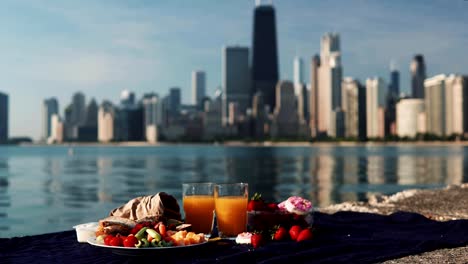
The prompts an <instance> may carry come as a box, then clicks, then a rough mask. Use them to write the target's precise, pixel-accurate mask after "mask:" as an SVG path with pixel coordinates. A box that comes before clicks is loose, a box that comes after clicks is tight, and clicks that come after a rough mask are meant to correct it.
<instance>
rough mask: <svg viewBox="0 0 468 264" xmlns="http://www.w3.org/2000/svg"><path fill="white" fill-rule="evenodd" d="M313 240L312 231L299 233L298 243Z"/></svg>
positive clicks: (307, 229) (305, 230) (307, 230)
mask: <svg viewBox="0 0 468 264" xmlns="http://www.w3.org/2000/svg"><path fill="white" fill-rule="evenodd" d="M311 239H312V231H311V230H310V228H306V229H304V230H302V231H301V232H300V233H299V236H298V237H297V239H296V241H297V242H299V241H305V240H311Z"/></svg>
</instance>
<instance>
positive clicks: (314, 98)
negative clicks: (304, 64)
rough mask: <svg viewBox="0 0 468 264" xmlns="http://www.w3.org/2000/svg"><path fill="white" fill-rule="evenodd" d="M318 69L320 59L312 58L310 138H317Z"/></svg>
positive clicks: (316, 56)
mask: <svg viewBox="0 0 468 264" xmlns="http://www.w3.org/2000/svg"><path fill="white" fill-rule="evenodd" d="M319 68H320V57H319V56H318V55H315V56H314V57H312V60H311V65H310V95H309V96H310V101H309V120H310V121H309V123H310V135H311V137H313V138H315V137H317V128H318V120H319V118H320V117H319V116H318V106H319V103H318V102H319V101H318V99H319V97H318V94H319V91H318V78H319Z"/></svg>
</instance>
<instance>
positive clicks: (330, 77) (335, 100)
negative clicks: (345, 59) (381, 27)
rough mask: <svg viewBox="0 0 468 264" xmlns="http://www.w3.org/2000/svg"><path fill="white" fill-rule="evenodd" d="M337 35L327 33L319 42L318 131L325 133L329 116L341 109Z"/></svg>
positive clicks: (338, 41)
mask: <svg viewBox="0 0 468 264" xmlns="http://www.w3.org/2000/svg"><path fill="white" fill-rule="evenodd" d="M339 50H340V38H339V35H338V34H334V33H327V34H326V35H325V36H323V37H322V40H321V51H320V68H319V78H318V80H319V82H318V84H319V85H318V98H319V99H318V101H319V102H320V104H319V107H318V116H319V120H318V121H319V122H318V131H319V133H327V132H328V128H329V125H330V115H331V112H332V111H333V110H335V109H336V108H341V78H342V77H341V76H342V68H341V54H340V51H339Z"/></svg>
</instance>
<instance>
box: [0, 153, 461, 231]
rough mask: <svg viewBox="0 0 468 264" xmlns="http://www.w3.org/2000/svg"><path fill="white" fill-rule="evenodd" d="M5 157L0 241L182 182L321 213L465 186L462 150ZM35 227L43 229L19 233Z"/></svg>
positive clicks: (0, 176)
mask: <svg viewBox="0 0 468 264" xmlns="http://www.w3.org/2000/svg"><path fill="white" fill-rule="evenodd" d="M12 150H13V151H11V150H10V151H9V152H8V154H4V153H5V152H2V153H0V237H3V236H14V235H26V234H35V233H37V232H39V231H38V230H41V232H52V231H57V230H66V229H69V228H70V227H71V226H73V225H75V224H77V223H82V222H85V221H94V220H96V219H99V218H100V217H104V216H105V215H106V214H107V213H108V212H109V210H110V209H112V208H115V207H116V206H119V205H121V204H122V203H125V202H127V201H128V200H130V199H132V198H134V197H136V196H140V195H148V194H154V193H156V192H159V191H165V192H168V193H170V194H172V195H174V196H175V197H176V198H177V199H178V200H179V202H180V203H181V199H182V197H181V184H182V183H183V182H209V181H211V182H218V183H223V182H248V183H249V186H250V192H251V194H253V193H254V192H259V193H262V195H263V197H264V198H265V199H266V200H270V201H281V200H284V199H286V198H287V197H289V196H292V195H300V196H304V197H307V198H309V199H311V200H312V201H313V202H314V204H315V205H318V206H327V205H329V204H333V203H338V202H342V201H365V200H366V199H367V198H368V197H369V196H370V195H371V194H376V193H379V194H391V193H395V192H398V191H401V190H404V189H408V188H433V187H441V186H444V185H447V184H460V183H462V182H467V181H468V160H467V159H468V155H466V153H467V151H468V150H467V149H466V148H464V147H455V148H454V147H435V148H434V147H304V148H301V147H291V148H278V147H261V148H252V147H210V146H208V147H193V146H192V147H189V146H186V147H185V146H184V147H157V148H119V149H118V150H119V151H116V149H115V148H112V147H109V148H106V147H99V148H89V147H86V148H85V147H83V148H80V147H77V148H76V149H75V152H74V153H75V154H74V155H73V156H67V155H64V154H66V152H67V148H60V147H58V148H42V149H41V148H36V149H34V151H35V154H34V153H33V154H31V153H32V152H31V151H32V150H31V149H28V148H12ZM13 200H14V201H15V203H14V204H12V203H11V201H13ZM44 216H45V217H44ZM35 218H37V219H41V221H37V222H35V223H34V224H32V226H29V225H28V229H24V225H22V224H21V223H25V222H28V223H29V221H28V219H35ZM17 222H18V223H20V224H15V223H17Z"/></svg>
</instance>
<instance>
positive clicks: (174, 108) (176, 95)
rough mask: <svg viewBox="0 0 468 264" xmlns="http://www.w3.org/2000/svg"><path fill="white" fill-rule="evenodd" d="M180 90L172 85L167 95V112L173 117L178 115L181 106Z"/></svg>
mask: <svg viewBox="0 0 468 264" xmlns="http://www.w3.org/2000/svg"><path fill="white" fill-rule="evenodd" d="M181 97H182V95H181V90H180V88H179V87H172V88H170V89H169V97H168V106H167V109H168V112H169V115H170V116H171V117H173V118H176V117H177V116H178V115H179V112H180V107H181Z"/></svg>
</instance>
